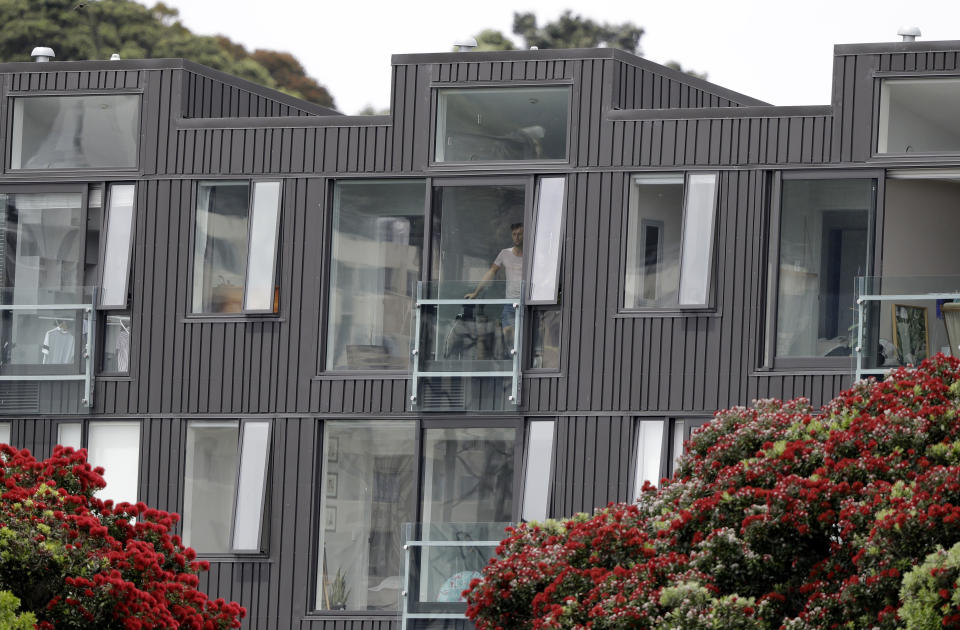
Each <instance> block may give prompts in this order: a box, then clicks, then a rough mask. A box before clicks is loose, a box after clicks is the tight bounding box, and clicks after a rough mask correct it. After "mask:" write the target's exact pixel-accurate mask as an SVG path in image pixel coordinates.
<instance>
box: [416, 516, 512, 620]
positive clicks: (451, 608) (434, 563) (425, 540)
mask: <svg viewBox="0 0 960 630" xmlns="http://www.w3.org/2000/svg"><path fill="white" fill-rule="evenodd" d="M509 525H510V523H429V524H428V523H407V524H405V525H404V536H403V540H404V545H403V553H404V573H403V589H402V590H401V592H400V600H401V601H400V610H401V615H402V617H401V619H402V626H401V628H402V630H440V629H443V630H453V629H457V630H460V629H461V628H463V629H467V628H473V627H474V626H473V624H472V623H471V622H469V621H468V620H467V619H466V618H465V617H464V613H465V612H466V609H467V605H466V600H465V599H464V598H463V596H462V593H463V591H464V590H465V589H467V588H469V586H470V581H471V580H473V579H474V578H479V577H481V576H482V572H483V568H484V567H485V566H486V565H487V563H488V562H489V560H490V558H492V557H493V556H494V555H495V552H496V548H497V546H498V545H499V544H500V541H501V540H503V538H505V537H506V532H505V531H504V530H505V529H506V528H507V527H508V526H509Z"/></svg>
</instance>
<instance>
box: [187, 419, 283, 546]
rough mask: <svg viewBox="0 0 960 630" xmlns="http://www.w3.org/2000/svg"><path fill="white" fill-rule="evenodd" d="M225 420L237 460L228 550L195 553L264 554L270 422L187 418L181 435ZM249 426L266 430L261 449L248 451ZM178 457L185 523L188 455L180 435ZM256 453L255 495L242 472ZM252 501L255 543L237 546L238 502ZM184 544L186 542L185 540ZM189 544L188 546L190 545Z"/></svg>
mask: <svg viewBox="0 0 960 630" xmlns="http://www.w3.org/2000/svg"><path fill="white" fill-rule="evenodd" d="M227 423H233V424H235V425H236V427H237V445H236V452H237V460H236V469H235V471H234V487H233V497H232V500H231V511H230V523H229V528H228V531H227V532H225V533H226V535H227V537H228V539H229V542H228V544H227V547H228V548H229V549H228V551H225V552H209V551H204V550H203V549H196V551H197V555H199V556H202V557H204V558H233V557H237V556H255V557H259V556H264V555H265V554H266V553H267V551H268V550H267V541H268V540H269V524H270V519H269V518H268V517H267V515H268V514H269V513H270V498H271V491H270V485H271V480H272V475H271V471H272V466H271V464H272V462H273V439H274V438H273V433H274V432H273V423H272V422H271V421H270V420H268V419H263V418H245V419H242V420H236V419H226V420H189V421H184V425H185V431H184V436H186V435H187V433H188V432H189V430H190V427H191V426H198V427H204V426H209V427H218V426H222V427H224V428H226V425H227ZM251 425H265V430H266V444H265V449H264V451H262V452H259V451H258V452H251V450H250V449H249V448H248V445H247V442H246V437H247V436H248V434H249V432H250V431H252V429H251ZM259 428H264V427H259ZM182 448H183V450H182V457H183V461H184V476H183V499H182V500H183V501H184V505H183V508H182V510H181V513H183V516H184V524H186V519H187V514H186V509H187V505H186V503H185V501H186V494H187V477H186V461H187V460H186V458H187V456H188V455H189V453H188V452H187V440H186V437H184V440H183V446H182ZM258 456H262V457H263V462H262V464H261V466H262V467H261V469H260V471H259V472H260V474H261V476H260V479H261V482H262V487H261V488H260V492H259V493H258V494H256V495H254V493H251V492H250V489H249V488H244V487H243V481H244V472H245V470H253V469H249V468H247V469H245V467H244V463H246V462H249V463H252V464H257V458H258ZM251 499H252V500H253V502H254V503H253V504H252V505H253V506H254V507H256V506H257V505H259V508H260V509H259V521H258V522H257V523H256V525H257V530H256V542H255V544H253V545H249V546H240V545H238V540H237V539H238V534H237V526H238V524H239V522H240V521H238V519H237V517H238V512H239V511H240V505H241V503H242V502H244V501H246V502H249V500H251ZM185 544H186V543H185ZM191 546H192V545H191Z"/></svg>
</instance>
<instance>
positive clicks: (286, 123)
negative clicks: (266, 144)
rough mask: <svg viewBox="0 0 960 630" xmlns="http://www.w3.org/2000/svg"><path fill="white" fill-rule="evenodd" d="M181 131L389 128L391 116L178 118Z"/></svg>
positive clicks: (177, 122) (391, 121)
mask: <svg viewBox="0 0 960 630" xmlns="http://www.w3.org/2000/svg"><path fill="white" fill-rule="evenodd" d="M175 124H176V126H177V127H179V128H180V129H271V128H290V129H296V128H309V127H389V126H391V125H392V124H393V119H392V118H391V117H390V116H344V115H342V114H338V115H336V116H244V117H237V118H177V119H176V122H175Z"/></svg>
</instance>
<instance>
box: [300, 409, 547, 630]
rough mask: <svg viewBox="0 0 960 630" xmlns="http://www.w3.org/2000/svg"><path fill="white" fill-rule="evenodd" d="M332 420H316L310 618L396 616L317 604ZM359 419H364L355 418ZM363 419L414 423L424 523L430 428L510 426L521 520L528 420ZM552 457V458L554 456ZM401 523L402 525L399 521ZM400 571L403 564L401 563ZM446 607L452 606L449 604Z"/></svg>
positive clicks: (515, 511) (418, 510)
mask: <svg viewBox="0 0 960 630" xmlns="http://www.w3.org/2000/svg"><path fill="white" fill-rule="evenodd" d="M529 420H530V421H538V420H553V418H531V419H529ZM330 421H341V422H342V421H343V420H342V419H338V418H335V417H326V418H323V419H321V420H320V421H319V422H318V423H317V430H316V434H315V444H316V445H317V448H316V450H315V452H316V457H317V460H318V462H319V464H318V465H317V467H316V473H315V478H314V486H313V489H314V496H313V506H314V507H313V510H312V523H311V529H310V531H311V543H310V544H311V556H310V557H311V558H312V565H313V568H312V571H311V581H310V588H309V589H307V594H308V595H307V596H308V602H307V610H309V611H310V616H311V617H316V618H344V617H346V618H357V616H358V615H359V616H361V617H363V618H371V619H395V618H396V617H397V615H398V614H399V609H398V610H389V611H386V610H384V611H379V610H327V609H323V608H321V607H320V606H318V603H319V596H318V594H319V593H320V590H319V582H320V580H321V575H320V563H321V562H322V554H323V553H324V550H323V548H322V547H321V545H320V535H319V534H320V532H321V530H322V529H323V528H324V526H325V515H324V514H321V510H320V507H321V505H323V495H324V493H325V492H326V491H327V484H326V480H327V472H328V470H327V462H326V461H325V459H324V457H325V453H326V449H325V446H324V443H325V442H326V440H327V429H326V427H327V423H328V422H330ZM356 421H357V422H360V421H361V420H356ZM363 421H370V422H398V423H400V422H411V421H412V423H413V434H414V441H413V443H414V452H413V453H411V454H410V456H411V458H412V461H413V471H412V476H413V479H414V484H415V487H414V489H413V491H412V492H411V493H410V495H411V496H410V504H409V506H408V508H409V509H410V513H411V514H413V515H414V519H415V522H421V521H422V519H423V510H424V506H423V502H424V498H425V493H426V486H427V483H426V480H425V472H426V468H425V456H426V452H425V449H426V442H427V432H428V431H430V430H443V429H511V430H513V431H514V434H513V435H514V438H513V439H514V447H513V448H514V452H513V459H512V461H513V470H514V475H513V479H512V481H511V486H510V492H511V495H512V496H511V506H510V515H511V519H510V520H511V522H518V521H519V519H520V515H521V512H522V506H523V489H524V477H525V465H526V458H525V454H526V450H527V424H528V421H525V420H524V419H523V418H520V417H504V416H491V417H482V418H478V417H475V416H473V417H468V418H464V417H462V416H459V417H458V416H447V415H440V414H438V415H437V416H436V417H432V416H431V417H429V418H409V417H393V418H383V417H372V416H371V417H369V418H364V419H363ZM553 444H554V450H555V449H556V439H554V443H553ZM551 459H553V458H552V457H551ZM397 525H398V526H400V525H401V524H397ZM401 570H403V567H402V566H401ZM421 606H427V607H430V605H429V604H421ZM446 606H449V604H447V605H446ZM463 607H464V610H466V604H463Z"/></svg>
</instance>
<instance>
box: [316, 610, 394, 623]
mask: <svg viewBox="0 0 960 630" xmlns="http://www.w3.org/2000/svg"><path fill="white" fill-rule="evenodd" d="M399 616H400V611H399V610H312V611H310V612H308V613H307V614H306V615H304V617H303V618H304V620H308V619H341V620H344V621H346V620H351V619H355V620H357V621H365V620H377V621H381V620H383V619H394V620H395V619H397V617H399Z"/></svg>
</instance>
